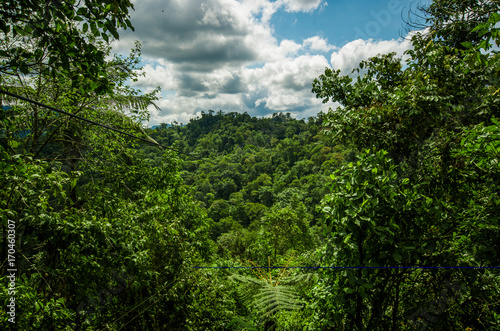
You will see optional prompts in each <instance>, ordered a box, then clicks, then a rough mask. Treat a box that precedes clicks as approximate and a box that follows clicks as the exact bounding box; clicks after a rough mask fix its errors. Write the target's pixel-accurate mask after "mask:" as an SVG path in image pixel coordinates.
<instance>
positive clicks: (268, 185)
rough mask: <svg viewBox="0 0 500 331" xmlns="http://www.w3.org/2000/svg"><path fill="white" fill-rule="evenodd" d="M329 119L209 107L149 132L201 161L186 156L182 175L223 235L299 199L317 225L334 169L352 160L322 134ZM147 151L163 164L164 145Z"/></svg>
mask: <svg viewBox="0 0 500 331" xmlns="http://www.w3.org/2000/svg"><path fill="white" fill-rule="evenodd" d="M323 116H324V114H322V113H320V114H319V115H318V116H315V117H310V118H309V119H307V120H297V119H293V118H292V117H291V116H290V114H289V113H287V114H283V113H275V114H273V116H272V117H270V118H255V117H250V116H249V115H248V114H247V113H244V114H240V113H223V112H222V111H219V112H217V114H214V112H213V111H212V110H209V111H208V112H207V113H205V112H202V113H201V117H199V118H196V119H192V120H191V121H190V122H189V123H188V124H187V125H185V126H181V125H174V126H170V127H167V126H166V125H161V126H159V127H157V128H155V130H150V131H149V134H150V136H151V137H152V138H153V139H155V140H156V141H157V142H158V143H160V144H162V145H165V146H171V147H173V148H176V149H178V150H180V151H182V152H184V153H186V154H191V155H194V156H196V157H197V158H199V159H194V158H190V157H184V155H182V157H183V158H184V159H185V160H186V161H185V162H184V163H183V169H184V171H183V172H182V177H183V178H184V179H185V183H186V184H187V185H190V186H192V187H193V188H194V194H195V197H196V199H197V200H198V201H200V204H201V206H203V207H204V208H206V209H207V210H208V215H209V217H210V218H211V219H212V220H213V221H214V224H213V229H212V238H213V239H214V240H217V237H218V236H219V235H220V234H221V233H225V232H228V231H230V230H236V229H239V228H241V227H243V228H247V227H249V226H250V225H251V224H252V223H253V225H254V228H258V226H257V225H258V222H259V221H260V219H261V218H262V217H263V216H265V215H267V214H268V213H271V212H273V211H275V210H277V209H281V208H285V207H289V208H292V207H296V205H293V204H300V205H301V206H303V208H304V210H305V211H306V213H305V214H304V215H303V216H304V217H305V218H304V221H306V223H307V224H308V225H309V223H311V224H316V223H317V221H318V218H319V214H318V212H317V211H316V205H317V204H319V202H320V201H321V199H322V198H323V196H324V195H325V194H326V193H327V192H328V191H329V187H328V184H329V179H330V174H331V173H332V172H333V171H334V170H335V169H337V168H339V167H340V165H341V164H342V162H344V160H345V159H346V157H348V153H347V150H346V149H344V148H343V147H341V146H340V145H332V143H329V142H328V141H329V138H328V137H326V136H325V135H322V134H320V131H321V130H322V128H323V127H322V125H323ZM141 151H142V152H143V153H144V154H145V156H146V157H147V158H149V159H151V160H153V162H154V164H158V163H159V162H162V161H161V154H160V153H159V151H158V148H156V147H154V146H143V148H142V150H141ZM352 157H353V156H352V155H351V158H352Z"/></svg>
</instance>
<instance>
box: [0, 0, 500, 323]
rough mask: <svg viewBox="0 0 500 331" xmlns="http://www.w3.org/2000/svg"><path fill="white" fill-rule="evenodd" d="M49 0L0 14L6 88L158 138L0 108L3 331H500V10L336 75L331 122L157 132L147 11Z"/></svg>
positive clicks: (16, 107) (25, 107) (451, 14)
mask: <svg viewBox="0 0 500 331" xmlns="http://www.w3.org/2000/svg"><path fill="white" fill-rule="evenodd" d="M47 3H48V4H49V5H47ZM47 3H46V2H42V1H28V0H20V1H16V2H10V1H9V2H2V3H0V30H1V31H0V33H1V34H2V39H1V40H0V89H1V90H4V91H9V92H11V93H14V94H17V95H20V96H23V97H25V98H28V99H32V100H35V101H38V102H41V103H43V104H47V105H49V106H52V107H55V108H57V109H63V110H64V111H66V112H68V113H70V114H73V115H78V116H81V117H83V118H86V119H88V120H92V121H97V122H99V123H101V124H104V125H106V126H109V127H112V128H114V129H117V130H120V131H123V132H126V133H128V134H130V135H134V136H137V137H141V138H143V139H144V140H145V141H148V142H149V143H146V142H145V141H144V140H142V141H139V140H136V139H134V138H132V137H130V136H125V135H122V134H119V133H117V132H115V131H111V130H109V129H107V128H105V127H102V126H96V125H93V124H91V123H89V122H82V121H81V120H78V119H76V118H74V117H71V116H67V115H64V114H60V113H57V112H55V111H52V110H49V109H46V108H44V107H41V106H39V105H34V104H32V103H29V102H26V101H22V100H20V99H18V98H16V97H13V96H12V95H7V94H3V93H2V94H1V95H0V98H1V103H2V111H1V112H0V217H1V226H2V236H1V237H0V243H1V247H0V250H1V265H2V274H1V276H0V302H1V303H2V310H0V325H1V328H2V329H4V330H424V329H436V330H448V329H451V330H500V274H499V272H500V271H499V270H498V267H499V266H500V225H499V219H500V217H499V215H500V197H499V193H500V165H499V159H500V119H499V117H500V110H499V105H500V81H499V77H500V59H499V55H498V46H499V44H500V33H499V31H500V29H499V22H500V13H499V3H498V2H497V1H487V0H470V1H459V0H434V1H433V2H432V3H431V4H430V5H429V6H428V7H426V8H421V9H420V12H419V13H418V15H419V17H420V24H421V25H422V28H425V29H423V30H422V32H421V33H415V34H413V35H412V43H413V48H412V49H411V50H409V51H407V53H406V55H407V59H406V60H405V61H403V60H402V59H400V58H397V57H396V56H395V54H394V53H391V54H380V55H378V56H376V57H373V58H370V59H368V60H366V61H363V62H362V63H360V64H359V66H358V67H357V68H356V69H355V70H354V72H353V73H352V74H350V75H347V76H343V75H342V74H341V72H340V71H339V70H336V69H335V68H326V69H325V72H324V74H322V75H321V76H319V77H318V78H317V79H315V80H314V82H313V84H312V92H313V93H315V95H316V96H317V97H318V98H320V99H322V100H323V101H324V102H325V103H326V102H329V101H335V102H338V103H339V104H340V107H338V108H336V109H330V110H329V111H328V113H319V114H318V115H316V116H313V117H310V118H308V119H294V118H292V117H291V115H290V113H275V114H273V115H272V117H269V118H255V117H251V116H250V115H248V114H247V113H243V114H242V113H236V112H230V111H229V112H224V111H223V110H216V111H214V110H210V109H207V110H206V111H204V112H202V113H201V116H199V117H198V118H193V119H191V120H190V122H189V123H187V124H186V125H180V124H178V123H163V124H161V125H159V126H158V127H156V128H154V129H147V128H143V123H144V122H147V121H148V119H149V112H148V109H149V108H150V107H155V102H156V101H157V100H158V93H159V89H157V90H155V91H153V92H151V93H149V94H141V93H139V92H138V91H136V90H134V89H132V88H131V87H130V86H129V82H130V81H131V80H134V79H136V78H137V75H138V74H139V73H138V72H140V71H137V70H136V69H140V68H139V64H140V44H136V46H135V47H134V49H132V50H131V53H130V55H129V56H128V57H120V56H110V54H112V50H111V49H110V47H109V41H110V40H112V39H113V38H118V31H119V28H133V22H130V20H129V18H130V16H129V10H131V9H132V2H131V1H128V0H120V1H111V0H105V1H95V0H88V1H85V3H77V2H76V1H48V2H47ZM160 145H161V146H163V147H160ZM12 222H13V223H15V239H14V240H11V239H10V238H11V237H9V234H10V232H9V229H10V228H9V224H11V223H12ZM14 248H15V254H14V255H13V257H14V259H15V266H16V269H17V271H16V291H15V304H16V317H15V321H16V323H15V324H13V323H11V322H9V320H8V319H9V318H11V316H10V315H8V314H7V311H8V310H7V308H6V307H7V304H8V303H9V302H10V300H11V297H12V295H11V294H10V293H9V287H8V286H9V282H10V280H9V279H8V278H7V276H8V275H9V273H8V272H7V269H9V267H8V265H9V264H8V261H10V260H12V256H10V255H11V254H10V253H9V249H14ZM276 266H281V267H289V268H272V267H276ZM297 266H301V267H311V268H294V267H297ZM318 266H323V267H331V268H321V269H319V268H314V267H318ZM408 266H412V267H418V268H407V267H408ZM204 267H210V268H204ZM215 267H217V268H215ZM225 267H234V268H225ZM243 267H245V268H243ZM250 267H257V268H250ZM265 267H267V268H265ZM360 267H363V268H360ZM424 267H425V268H424ZM436 267H437V268H436ZM448 267H464V268H461V269H457V268H448ZM492 267H496V269H495V268H492ZM4 308H5V309H4Z"/></svg>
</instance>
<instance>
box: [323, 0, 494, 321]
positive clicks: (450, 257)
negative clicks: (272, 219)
mask: <svg viewBox="0 0 500 331" xmlns="http://www.w3.org/2000/svg"><path fill="white" fill-rule="evenodd" d="M481 3H487V6H485V7H484V10H483V8H482V7H480V6H479V4H481ZM462 5H463V6H462ZM452 8H456V9H457V8H458V9H459V11H458V14H456V15H455V12H456V11H454V12H453V13H452V11H451V9H452ZM428 13H431V15H432V16H431V18H430V20H429V21H428V22H431V23H432V24H433V30H431V31H430V32H428V33H426V32H423V33H420V34H416V35H414V36H413V38H412V41H413V49H412V50H409V51H408V52H407V55H408V56H409V59H408V61H407V63H406V68H405V67H403V65H402V63H401V60H400V59H397V58H395V56H394V54H388V55H379V56H376V57H374V58H371V59H369V60H368V61H364V62H362V63H360V65H359V68H357V69H356V71H357V72H358V73H359V72H360V71H361V70H362V69H366V73H365V74H363V75H362V76H359V77H358V78H357V79H356V81H355V82H354V83H353V82H352V79H351V78H350V77H348V76H341V75H340V71H338V70H332V69H326V70H325V73H324V74H323V75H321V76H320V77H319V78H318V79H316V80H315V81H314V84H313V92H315V93H316V95H317V97H319V98H322V99H323V100H324V101H325V102H327V101H329V100H330V99H331V100H333V101H337V102H340V103H341V105H342V107H339V108H337V110H335V111H333V110H330V112H329V114H328V115H327V116H326V118H325V120H326V125H327V126H328V127H331V128H332V130H331V131H329V134H330V137H331V138H332V139H333V141H334V142H336V143H340V142H341V143H344V144H345V145H349V146H353V147H354V150H355V151H356V152H357V156H356V160H355V161H354V162H352V163H351V164H350V165H349V167H347V168H344V169H343V171H342V172H341V173H340V175H336V176H334V185H333V187H332V193H331V194H330V195H327V196H326V197H325V199H324V200H323V207H322V211H323V213H324V214H325V216H326V218H327V219H329V220H331V222H332V223H331V225H330V226H331V229H332V238H331V241H330V244H328V245H327V251H328V250H329V251H330V253H329V254H327V256H329V257H327V258H326V260H325V261H329V262H330V263H335V264H336V265H347V266H353V264H354V265H361V266H373V265H375V266H379V265H384V266H394V265H396V266H397V265H398V264H399V263H405V265H424V266H444V265H446V266H450V265H469V266H470V265H490V266H496V265H498V264H499V262H500V261H499V260H498V256H497V255H496V254H493V255H490V256H486V254H484V252H485V251H490V252H495V251H497V250H498V245H497V244H496V243H494V242H493V241H492V240H495V239H493V238H497V233H498V218H497V217H496V216H494V215H496V214H497V213H498V204H496V203H494V202H492V200H491V198H490V197H493V199H494V200H495V201H498V200H497V197H498V195H499V186H498V185H497V184H493V183H496V182H497V181H498V178H499V170H500V169H499V168H498V154H495V153H497V152H498V151H497V147H496V146H498V136H497V135H496V132H497V131H498V120H497V118H498V117H499V116H500V109H499V106H498V105H499V104H500V103H499V101H500V98H499V96H498V90H499V88H500V84H499V80H498V76H497V73H498V72H499V68H500V58H499V56H498V53H497V52H496V51H491V49H490V46H491V45H490V42H491V41H494V42H495V43H496V44H497V45H499V44H500V33H499V28H498V26H497V23H498V22H499V21H500V14H498V3H497V2H493V1H491V2H490V1H484V2H483V1H466V2H459V1H435V2H434V3H433V4H432V5H431V6H430V7H429V9H428ZM455 32H456V33H455ZM480 132H481V133H480ZM481 135H482V137H483V138H480V137H481ZM480 146H482V147H480ZM487 146H488V147H487ZM480 148H482V149H483V150H484V151H486V150H487V151H488V152H485V153H481V152H479V150H480ZM473 150H474V152H473ZM495 151H496V152H495ZM466 155H467V156H466ZM472 155H474V156H472ZM480 155H481V156H480ZM473 160H474V161H473ZM477 162H481V164H482V165H483V166H484V167H485V168H483V166H481V165H479V164H478V163H477ZM373 190H375V191H373ZM471 192H474V193H472V194H471ZM472 210H473V212H472ZM471 212H472V213H473V214H474V216H473V215H472V214H471ZM366 213H368V214H366ZM480 224H481V225H480ZM483 227H486V228H487V229H488V230H486V229H485V228H483ZM478 228H482V229H483V230H481V231H478ZM467 238H473V239H471V241H469V240H468V239H467ZM473 242H474V243H473ZM325 276H326V275H325ZM479 279H481V280H480V281H479ZM444 280H449V281H457V282H460V283H461V284H463V285H464V286H463V288H462V289H461V290H460V294H458V296H459V299H457V300H458V301H459V302H462V305H455V304H450V306H449V307H445V308H446V309H444V308H443V309H441V308H442V307H441V308H440V309H439V311H440V313H439V314H443V315H445V316H442V317H440V318H431V317H426V322H425V323H426V325H427V326H432V327H433V328H439V329H443V328H456V327H458V325H461V326H464V325H467V326H469V327H471V328H479V329H481V328H487V327H489V325H494V324H495V323H497V322H496V321H497V319H498V313H497V312H496V311H495V309H491V308H488V307H487V306H485V305H484V304H483V303H481V300H480V299H479V298H480V297H488V298H489V299H488V300H492V301H495V300H498V291H496V290H495V288H496V286H498V284H499V278H498V275H494V274H493V273H491V272H489V271H484V272H483V271H478V272H474V271H467V272H466V271H463V272H462V271H461V272H459V273H458V272H457V273H451V272H448V273H445V272H443V273H440V272H436V273H432V274H426V273H422V272H420V271H410V272H408V271H404V270H402V271H397V270H395V271H392V270H385V271H378V270H366V269H363V270H362V269H359V270H356V271H354V270H346V271H343V272H342V273H341V274H340V275H339V276H338V277H337V278H334V277H333V278H332V277H330V278H325V279H324V281H323V284H324V285H321V286H318V288H317V290H318V300H319V302H322V305H323V306H321V308H319V307H317V308H316V312H317V314H318V315H317V317H318V320H321V321H322V323H325V325H326V324H327V323H328V321H333V323H334V325H336V326H338V327H346V326H347V327H349V328H350V329H358V330H362V329H373V328H375V327H379V326H380V327H381V328H383V329H388V328H391V329H393V330H397V329H398V328H400V327H401V325H402V324H408V325H412V326H416V325H417V321H416V320H412V319H411V318H410V320H408V317H407V316H414V317H415V316H417V315H418V314H417V313H416V312H418V311H419V309H420V308H419V306H420V307H421V306H425V305H428V304H429V303H432V302H433V301H434V302H436V298H437V297H438V296H439V293H440V291H444V290H445V283H446V282H445V281H444ZM365 282H367V283H365ZM484 284H487V285H485V286H484V287H483V285H484ZM431 288H435V289H437V290H434V289H431ZM325 292H327V293H329V298H330V301H323V300H321V299H319V298H320V297H321V296H324V295H325ZM410 296H411V297H412V299H411V300H404V299H403V298H408V297H410ZM467 296H469V297H470V298H471V299H470V300H466V299H464V298H466V297H467ZM465 302H467V304H466V305H465V306H464V304H465ZM318 310H323V311H333V313H323V312H319V311H318ZM478 310H479V311H482V312H483V313H482V314H481V316H480V317H479V318H477V319H475V320H474V321H472V320H470V319H469V318H468V316H469V315H470V314H472V312H473V311H478ZM428 313H429V312H426V314H427V315H428ZM319 316H323V317H322V319H321V318H319ZM343 316H347V318H346V319H344V318H343ZM415 318H416V317H415Z"/></svg>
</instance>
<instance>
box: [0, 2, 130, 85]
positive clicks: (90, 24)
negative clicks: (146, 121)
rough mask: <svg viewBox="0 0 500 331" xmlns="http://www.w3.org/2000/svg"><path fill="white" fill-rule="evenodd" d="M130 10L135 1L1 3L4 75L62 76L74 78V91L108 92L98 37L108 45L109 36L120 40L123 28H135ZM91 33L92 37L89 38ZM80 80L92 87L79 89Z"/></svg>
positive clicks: (1, 70) (0, 51)
mask: <svg viewBox="0 0 500 331" xmlns="http://www.w3.org/2000/svg"><path fill="white" fill-rule="evenodd" d="M129 9H133V5H132V3H131V2H130V0H119V1H116V0H105V1H96V0H86V1H85V2H84V3H83V4H82V3H81V1H78V2H77V1H76V0H70V1H56V0H49V1H40V0H35V1H30V0H20V1H2V3H1V4H0V17H1V18H0V31H1V32H2V33H3V43H2V45H3V46H4V47H2V48H1V49H0V74H2V76H3V75H7V76H9V75H16V74H33V73H35V74H36V73H41V72H46V73H48V72H51V73H53V74H55V73H56V72H57V73H62V74H63V75H65V76H66V77H67V78H69V79H70V80H71V81H72V86H73V87H78V88H80V89H82V90H87V91H88V90H95V91H96V92H98V93H103V92H107V91H109V90H110V87H111V86H110V82H109V80H108V78H109V77H108V73H107V72H106V70H104V67H105V66H104V64H105V56H106V54H105V53H104V52H103V51H102V50H100V49H99V48H98V47H97V46H96V45H95V44H94V38H102V39H104V40H105V41H106V42H107V41H109V38H110V37H112V38H115V39H118V38H119V35H118V29H119V28H125V29H126V28H132V29H133V27H132V24H131V22H130V20H129V17H130V14H129ZM89 29H90V32H91V35H87V31H88V30H89ZM29 41H33V42H32V43H31V42H29ZM41 64H43V66H41ZM81 77H85V78H87V79H89V81H90V83H89V84H85V85H79V83H81ZM1 83H2V82H1V81H0V84H1Z"/></svg>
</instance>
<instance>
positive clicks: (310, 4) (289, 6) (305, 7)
mask: <svg viewBox="0 0 500 331" xmlns="http://www.w3.org/2000/svg"><path fill="white" fill-rule="evenodd" d="M282 3H283V4H284V6H285V8H286V10H287V11H290V12H311V11H313V10H316V9H318V8H319V7H320V6H321V5H323V6H326V5H327V3H326V1H324V0H283V1H282Z"/></svg>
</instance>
